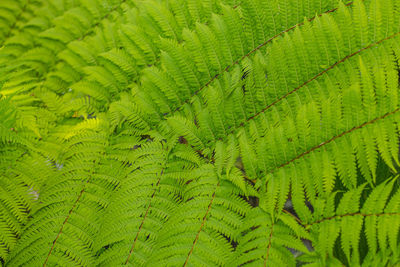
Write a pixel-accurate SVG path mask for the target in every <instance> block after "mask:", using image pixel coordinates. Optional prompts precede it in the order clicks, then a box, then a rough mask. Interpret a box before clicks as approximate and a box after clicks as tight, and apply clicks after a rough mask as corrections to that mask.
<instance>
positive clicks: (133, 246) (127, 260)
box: [125, 170, 164, 265]
mask: <svg viewBox="0 0 400 267" xmlns="http://www.w3.org/2000/svg"><path fill="white" fill-rule="evenodd" d="M163 172H164V170H162V171H161V174H160V178H159V179H158V181H157V184H156V188H155V189H154V191H153V194H152V195H151V198H150V201H149V205H148V206H147V209H146V212H145V214H144V216H143V219H142V222H141V223H140V226H139V230H138V232H137V233H136V237H135V240H134V241H133V244H132V247H131V249H130V251H129V255H128V258H127V259H126V261H125V265H127V264H128V262H129V259H130V257H131V255H132V252H133V250H134V249H135V245H136V241H137V240H138V238H139V234H140V232H141V231H142V228H143V225H144V221H145V220H146V218H147V215H148V213H149V210H150V208H151V202H152V200H153V198H154V196H155V195H156V191H157V187H158V186H159V184H160V181H161V176H162V175H163Z"/></svg>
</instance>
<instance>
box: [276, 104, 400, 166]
mask: <svg viewBox="0 0 400 267" xmlns="http://www.w3.org/2000/svg"><path fill="white" fill-rule="evenodd" d="M399 110H400V108H397V109H395V110H394V111H392V112H389V113H386V114H385V115H382V116H380V117H378V118H375V119H373V120H370V121H367V122H365V123H363V124H361V125H358V126H356V127H353V128H351V129H350V130H347V131H345V132H342V133H341V134H339V135H336V136H334V137H332V138H331V139H329V140H328V141H325V142H322V143H321V144H319V145H317V146H314V147H313V148H311V149H309V150H307V151H305V152H303V153H301V154H300V155H298V156H297V157H295V158H293V159H291V160H289V161H287V162H285V163H283V164H282V165H280V166H279V167H277V168H275V169H274V170H272V171H271V172H269V173H274V172H275V171H277V170H279V169H280V168H283V167H285V166H287V165H289V164H290V163H293V162H294V161H296V160H298V159H300V158H302V157H304V156H306V155H308V154H310V153H311V152H313V151H315V150H317V149H319V148H321V147H323V146H324V145H326V144H329V143H331V142H333V141H335V140H336V139H338V138H340V137H342V136H344V135H346V134H349V133H351V132H354V131H355V130H358V129H361V128H363V127H365V126H367V125H369V124H372V123H375V122H377V121H380V120H383V119H384V118H386V117H388V116H390V115H393V114H395V113H397V112H398V111H399Z"/></svg>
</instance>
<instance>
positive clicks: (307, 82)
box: [242, 32, 400, 126]
mask: <svg viewBox="0 0 400 267" xmlns="http://www.w3.org/2000/svg"><path fill="white" fill-rule="evenodd" d="M399 34H400V32H397V33H395V34H393V35H391V36H388V37H386V38H384V39H382V40H379V41H377V42H374V43H371V44H370V45H368V46H366V47H363V48H361V49H360V50H357V51H356V52H354V53H352V54H350V55H348V56H346V57H344V58H342V59H341V60H339V61H337V62H335V63H334V64H333V65H331V66H329V67H328V68H326V69H325V70H323V71H321V72H320V73H318V74H317V75H315V76H314V77H312V78H311V79H309V80H308V81H306V82H304V83H303V84H302V85H300V86H298V87H296V88H295V89H293V90H292V91H290V92H288V93H287V94H285V95H284V96H282V97H280V98H279V99H277V100H275V101H274V102H273V103H271V104H269V105H268V106H267V107H265V108H264V109H262V110H261V111H259V112H257V113H256V114H254V115H253V116H251V117H250V118H248V119H247V120H246V122H249V121H251V120H253V119H254V118H256V117H257V116H258V115H260V114H261V113H263V112H265V111H267V110H268V109H270V108H271V107H272V106H274V105H276V104H277V103H279V102H280V101H282V100H283V99H285V98H286V97H288V96H290V95H291V94H293V93H294V92H296V91H298V90H299V89H301V88H302V87H304V86H306V85H307V84H309V83H310V82H312V81H314V80H316V79H317V78H318V77H320V76H322V75H323V74H325V73H327V72H328V71H330V70H332V69H333V68H335V67H336V66H337V65H339V64H341V63H343V62H345V61H347V60H348V59H350V58H352V57H354V56H355V55H358V54H359V53H361V52H363V51H365V50H367V49H369V48H372V47H374V46H376V45H378V44H381V43H383V42H384V41H387V40H389V39H392V38H394V37H396V36H398V35H399ZM242 126H243V123H242Z"/></svg>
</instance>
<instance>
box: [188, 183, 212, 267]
mask: <svg viewBox="0 0 400 267" xmlns="http://www.w3.org/2000/svg"><path fill="white" fill-rule="evenodd" d="M218 186H219V182H218V184H217V188H218ZM216 192H217V190H216V189H215V191H214V193H213V194H212V197H211V201H210V204H208V208H207V211H206V214H205V215H204V217H203V221H202V222H201V225H200V228H199V231H198V232H197V234H196V238H195V239H194V241H193V245H192V248H191V249H190V251H189V253H188V255H187V257H186V260H185V263H184V264H183V267H185V266H186V265H187V263H188V261H189V258H190V256H191V255H192V253H193V250H194V247H195V246H196V244H197V242H198V241H199V237H200V233H201V231H202V230H203V227H204V225H205V223H206V220H207V216H208V213H209V212H210V210H211V206H212V204H213V202H214V199H215V193H216Z"/></svg>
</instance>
